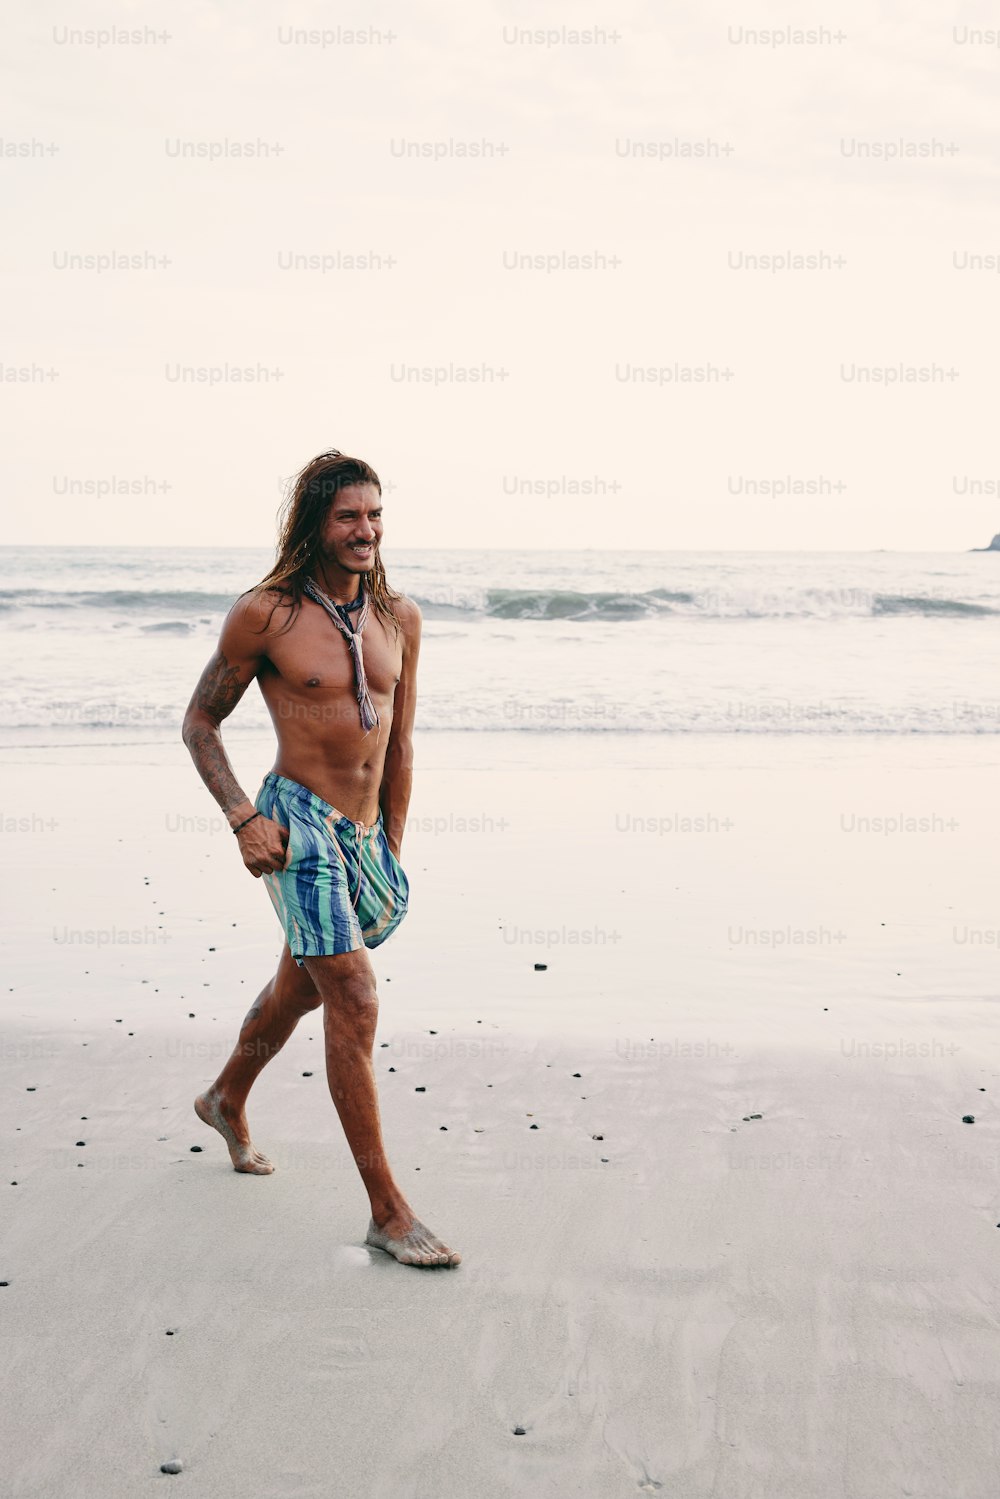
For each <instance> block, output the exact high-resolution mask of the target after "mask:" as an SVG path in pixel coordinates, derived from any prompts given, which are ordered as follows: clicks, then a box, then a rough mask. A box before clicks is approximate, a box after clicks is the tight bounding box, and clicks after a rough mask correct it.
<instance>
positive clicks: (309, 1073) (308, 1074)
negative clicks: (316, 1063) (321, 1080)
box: [302, 1072, 312, 1077]
mask: <svg viewBox="0 0 1000 1499" xmlns="http://www.w3.org/2000/svg"><path fill="white" fill-rule="evenodd" d="M302 1076H303V1077H312V1073H311V1072H303V1074H302Z"/></svg>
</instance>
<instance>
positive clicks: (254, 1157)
mask: <svg viewBox="0 0 1000 1499" xmlns="http://www.w3.org/2000/svg"><path fill="white" fill-rule="evenodd" d="M321 1004H322V1000H321V998H320V996H319V995H318V994H317V992H316V989H315V986H314V984H313V981H312V979H311V978H310V977H309V975H308V973H307V972H306V970H305V969H304V968H300V967H299V966H298V964H297V963H296V962H295V959H294V958H293V957H292V955H291V953H290V952H289V950H288V946H287V944H286V946H285V948H284V951H283V952H282V954H281V960H280V962H279V963H278V971H277V973H276V974H275V975H274V978H273V979H271V980H270V981H269V982H268V983H267V984H265V986H264V988H263V989H262V990H261V991H260V993H259V994H258V996H257V998H256V999H255V1000H254V1002H253V1004H252V1005H251V1007H250V1009H249V1011H248V1013H247V1017H246V1019H245V1020H244V1022H243V1028H242V1030H241V1031H240V1038H239V1040H238V1041H237V1043H236V1046H235V1048H234V1050H233V1054H232V1056H231V1057H230V1058H229V1061H228V1062H227V1063H226V1065H225V1067H223V1069H222V1071H221V1072H220V1073H219V1076H218V1077H217V1078H216V1080H215V1082H214V1083H213V1084H212V1086H211V1087H210V1088H209V1089H208V1090H207V1091H206V1092H205V1093H202V1095H201V1097H200V1098H196V1099H195V1102H194V1109H195V1113H196V1114H197V1115H198V1118H199V1119H201V1120H203V1121H204V1122H205V1124H210V1125H211V1126H212V1128H213V1129H217V1130H218V1131H219V1134H220V1135H221V1136H222V1138H223V1139H224V1140H225V1142H226V1144H227V1145H228V1146H229V1154H230V1157H231V1159H232V1162H233V1166H234V1168H235V1170H237V1171H244V1172H246V1173H247V1174H248V1175H251V1176H269V1175H270V1174H271V1172H272V1171H273V1170H274V1167H273V1165H272V1164H271V1162H270V1161H269V1160H268V1159H267V1156H265V1155H262V1154H261V1153H260V1151H259V1150H256V1149H255V1148H254V1144H253V1141H252V1140H251V1139H250V1131H249V1129H248V1128H247V1120H246V1113H245V1107H246V1099H247V1094H248V1093H249V1092H250V1089H251V1088H252V1087H253V1085H254V1083H255V1082H256V1080H257V1078H258V1076H259V1075H260V1073H261V1071H262V1069H263V1068H264V1067H266V1066H267V1064H268V1062H269V1061H270V1060H271V1058H272V1057H275V1056H277V1054H278V1052H279V1051H280V1050H281V1048H282V1047H283V1046H284V1044H285V1042H286V1041H287V1040H288V1038H289V1036H290V1035H291V1034H292V1031H293V1030H294V1029H295V1027H296V1026H297V1025H298V1023H299V1021H300V1020H301V1019H302V1017H303V1015H306V1014H308V1012H309V1011H310V1010H315V1009H318V1007H319V1006H320V1005H321Z"/></svg>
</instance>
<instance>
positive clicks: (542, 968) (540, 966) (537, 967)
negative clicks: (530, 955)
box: [535, 963, 549, 973]
mask: <svg viewBox="0 0 1000 1499" xmlns="http://www.w3.org/2000/svg"><path fill="white" fill-rule="evenodd" d="M548 966H549V965H548V963H536V964H535V972H536V973H544V972H545V970H546V969H547V968H548Z"/></svg>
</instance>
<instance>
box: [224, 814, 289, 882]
mask: <svg viewBox="0 0 1000 1499" xmlns="http://www.w3.org/2000/svg"><path fill="white" fill-rule="evenodd" d="M236 841H237V843H238V844H239V846H240V853H241V854H242V855H243V862H244V864H245V865H246V867H247V868H248V869H249V871H250V873H251V874H252V875H253V877H254V879H255V880H259V879H260V877H261V875H262V874H274V873H276V871H277V870H279V869H284V867H285V858H286V855H287V848H288V829H287V828H286V827H282V825H281V823H280V822H272V820H271V818H270V817H263V816H261V817H255V818H254V819H253V821H252V822H248V823H247V825H246V827H245V828H241V829H240V831H239V832H238V833H237V834H236Z"/></svg>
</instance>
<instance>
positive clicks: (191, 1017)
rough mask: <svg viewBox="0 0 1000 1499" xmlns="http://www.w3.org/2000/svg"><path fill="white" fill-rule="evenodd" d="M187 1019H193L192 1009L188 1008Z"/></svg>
mask: <svg viewBox="0 0 1000 1499" xmlns="http://www.w3.org/2000/svg"><path fill="white" fill-rule="evenodd" d="M188 1019H189V1020H193V1019H194V1011H193V1010H188Z"/></svg>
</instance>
